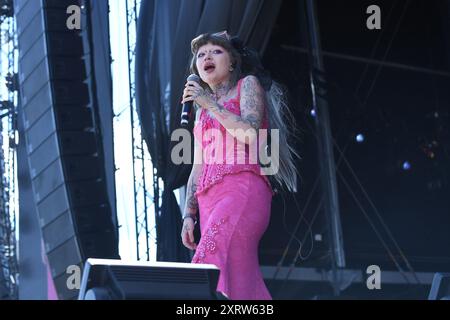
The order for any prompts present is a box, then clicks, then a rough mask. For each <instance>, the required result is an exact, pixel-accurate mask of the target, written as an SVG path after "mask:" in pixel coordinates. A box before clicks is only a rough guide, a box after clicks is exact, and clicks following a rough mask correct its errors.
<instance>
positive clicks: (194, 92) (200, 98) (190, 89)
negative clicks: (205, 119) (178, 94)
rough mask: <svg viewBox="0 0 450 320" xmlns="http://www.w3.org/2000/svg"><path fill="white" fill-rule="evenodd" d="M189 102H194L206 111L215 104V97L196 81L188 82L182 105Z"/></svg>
mask: <svg viewBox="0 0 450 320" xmlns="http://www.w3.org/2000/svg"><path fill="white" fill-rule="evenodd" d="M187 101H194V102H195V103H196V104H198V105H199V106H200V107H202V108H204V109H207V108H208V107H209V106H211V105H213V104H215V100H214V99H213V97H212V96H211V95H210V94H209V93H208V92H206V91H205V89H203V88H202V86H201V85H199V84H198V83H197V82H195V81H188V82H186V85H185V88H184V91H183V100H182V101H181V103H182V104H183V103H185V102H187Z"/></svg>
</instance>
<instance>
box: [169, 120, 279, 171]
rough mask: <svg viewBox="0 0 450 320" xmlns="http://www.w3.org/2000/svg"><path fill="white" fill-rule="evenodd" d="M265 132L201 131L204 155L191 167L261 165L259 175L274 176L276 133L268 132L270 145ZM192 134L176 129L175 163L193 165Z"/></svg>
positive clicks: (276, 160) (173, 158)
mask: <svg viewBox="0 0 450 320" xmlns="http://www.w3.org/2000/svg"><path fill="white" fill-rule="evenodd" d="M268 133H269V130H267V129H259V130H258V131H256V130H255V129H248V130H243V129H235V130H226V133H224V131H222V130H219V129H214V128H212V129H208V130H203V131H202V135H203V139H202V141H206V143H205V145H204V146H202V148H203V153H202V154H203V156H202V157H201V158H200V159H198V158H197V160H196V159H195V157H194V164H203V163H206V164H258V163H259V164H260V165H261V174H262V175H275V174H277V172H278V170H279V166H280V159H279V158H280V150H279V141H280V136H279V130H278V129H271V130H270V143H267V142H268V141H267V140H268ZM191 138H192V135H191V133H190V132H189V131H188V130H187V129H183V128H181V129H177V130H175V131H173V133H172V135H171V141H176V142H178V143H177V144H176V145H175V146H174V147H173V148H172V151H171V155H170V156H171V160H172V162H173V163H174V164H176V165H179V164H192V160H191V158H192V154H193V152H192V145H191V141H192V139H191Z"/></svg>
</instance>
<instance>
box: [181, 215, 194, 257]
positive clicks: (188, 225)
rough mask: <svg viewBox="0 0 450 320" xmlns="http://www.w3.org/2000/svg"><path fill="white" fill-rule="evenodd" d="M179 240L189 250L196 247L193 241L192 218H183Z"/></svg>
mask: <svg viewBox="0 0 450 320" xmlns="http://www.w3.org/2000/svg"><path fill="white" fill-rule="evenodd" d="M181 240H182V241H183V244H184V246H185V247H186V248H188V249H190V250H195V249H197V244H196V243H195V242H194V241H195V240H194V220H193V219H191V218H186V219H184V220H183V228H182V229H181Z"/></svg>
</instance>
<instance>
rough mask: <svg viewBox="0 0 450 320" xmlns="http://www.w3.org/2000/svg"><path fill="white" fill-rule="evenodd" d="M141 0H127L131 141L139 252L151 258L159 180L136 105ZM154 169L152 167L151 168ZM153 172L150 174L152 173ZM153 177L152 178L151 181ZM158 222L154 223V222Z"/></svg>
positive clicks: (138, 253) (157, 205) (137, 249)
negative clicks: (138, 24) (152, 219)
mask: <svg viewBox="0 0 450 320" xmlns="http://www.w3.org/2000/svg"><path fill="white" fill-rule="evenodd" d="M140 3H141V1H140V0H127V1H126V11H127V46H128V79H129V84H130V87H129V93H130V98H129V99H130V100H129V106H130V121H131V140H132V158H133V161H132V162H133V163H132V167H133V182H134V190H133V191H134V212H135V227H136V251H137V252H136V254H137V259H138V260H141V259H146V260H147V261H149V260H150V247H151V245H150V242H149V241H155V247H156V236H155V235H153V236H152V235H151V232H152V231H153V230H154V229H155V228H154V227H152V228H151V225H152V223H150V219H151V217H150V216H149V212H150V209H152V208H151V207H152V206H153V207H154V210H155V221H156V218H157V216H158V213H159V208H160V205H159V192H160V188H159V183H158V178H157V172H156V168H154V167H153V165H152V163H151V159H150V154H149V152H148V149H147V148H146V146H145V142H144V139H143V136H142V132H141V126H140V123H139V117H138V111H137V105H136V86H135V76H134V75H135V61H136V34H137V21H138V12H139V8H140ZM149 168H150V170H149ZM149 175H150V176H149ZM150 178H151V179H152V180H150ZM151 183H152V184H153V195H152V194H150V192H149V186H150V184H151ZM153 224H154V223H153Z"/></svg>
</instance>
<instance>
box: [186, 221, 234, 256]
mask: <svg viewBox="0 0 450 320" xmlns="http://www.w3.org/2000/svg"><path fill="white" fill-rule="evenodd" d="M227 220H228V219H227V218H226V217H225V218H222V219H220V220H219V221H218V222H216V223H213V224H212V225H211V226H210V227H209V228H208V230H207V231H206V233H205V235H203V239H202V241H200V244H199V246H198V247H197V252H196V255H195V257H194V259H192V262H193V263H204V262H205V258H206V255H207V254H215V253H216V251H217V243H216V239H215V237H216V235H217V234H218V233H219V231H220V230H219V229H220V226H221V225H223V224H224V223H226V222H227Z"/></svg>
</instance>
